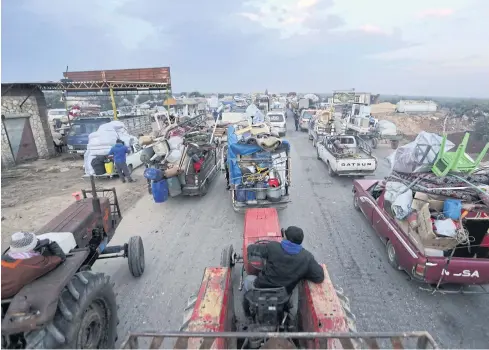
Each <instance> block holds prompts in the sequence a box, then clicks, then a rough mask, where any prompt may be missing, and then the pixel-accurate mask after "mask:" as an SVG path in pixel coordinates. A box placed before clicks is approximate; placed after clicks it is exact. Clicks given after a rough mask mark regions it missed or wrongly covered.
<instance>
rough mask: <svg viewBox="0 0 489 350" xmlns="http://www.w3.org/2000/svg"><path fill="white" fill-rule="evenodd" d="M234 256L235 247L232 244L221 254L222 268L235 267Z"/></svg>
mask: <svg viewBox="0 0 489 350" xmlns="http://www.w3.org/2000/svg"><path fill="white" fill-rule="evenodd" d="M233 255H234V249H233V245H232V244H230V245H228V246H227V247H226V248H224V249H223V250H222V252H221V267H233V266H234V262H233Z"/></svg>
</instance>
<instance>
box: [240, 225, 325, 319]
mask: <svg viewBox="0 0 489 350" xmlns="http://www.w3.org/2000/svg"><path fill="white" fill-rule="evenodd" d="M282 236H283V237H284V239H283V240H282V241H281V242H269V243H267V244H250V245H249V246H248V255H249V256H250V255H255V256H256V255H258V256H260V257H261V258H262V259H264V260H265V261H266V264H265V267H264V269H263V270H262V271H260V273H259V274H258V276H254V275H248V276H246V278H245V279H244V289H245V291H248V290H250V289H253V288H279V287H284V288H285V289H286V290H287V293H288V294H289V295H290V296H291V297H290V301H289V318H290V321H291V324H294V322H295V318H296V316H297V310H298V307H299V305H298V304H299V291H298V288H296V286H297V285H298V283H299V282H300V281H301V280H303V279H306V280H309V281H311V282H313V283H321V282H323V281H324V271H323V268H322V267H321V265H319V264H318V263H317V261H316V260H315V259H314V256H313V255H312V254H311V253H310V252H309V251H307V250H306V249H304V248H303V247H302V241H303V240H304V232H303V231H302V229H301V228H299V227H296V226H289V227H288V228H287V229H286V230H283V229H282Z"/></svg>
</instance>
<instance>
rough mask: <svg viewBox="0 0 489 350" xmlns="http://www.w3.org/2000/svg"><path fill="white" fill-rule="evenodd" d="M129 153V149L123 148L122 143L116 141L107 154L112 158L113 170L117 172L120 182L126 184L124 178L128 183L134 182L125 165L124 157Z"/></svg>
mask: <svg viewBox="0 0 489 350" xmlns="http://www.w3.org/2000/svg"><path fill="white" fill-rule="evenodd" d="M129 153H130V150H129V147H127V146H125V145H124V141H122V140H117V141H116V143H115V145H114V146H112V148H111V149H110V152H109V156H114V165H115V169H116V170H117V173H118V174H119V177H120V178H121V180H122V182H126V177H127V180H128V181H129V182H134V180H133V179H132V177H131V172H130V171H129V168H128V167H127V163H126V155H127V154H129Z"/></svg>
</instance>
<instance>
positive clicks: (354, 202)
mask: <svg viewBox="0 0 489 350" xmlns="http://www.w3.org/2000/svg"><path fill="white" fill-rule="evenodd" d="M359 201H360V198H358V196H357V194H356V193H354V194H353V207H354V208H355V209H356V210H358V211H360V203H359Z"/></svg>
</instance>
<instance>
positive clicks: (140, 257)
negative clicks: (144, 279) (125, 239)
mask: <svg viewBox="0 0 489 350" xmlns="http://www.w3.org/2000/svg"><path fill="white" fill-rule="evenodd" d="M127 262H128V264H129V271H130V272H131V275H133V276H134V277H140V276H141V275H142V274H143V272H144V267H145V262H144V245H143V239H142V238H141V237H140V236H132V237H131V238H130V239H129V243H128V247H127Z"/></svg>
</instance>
